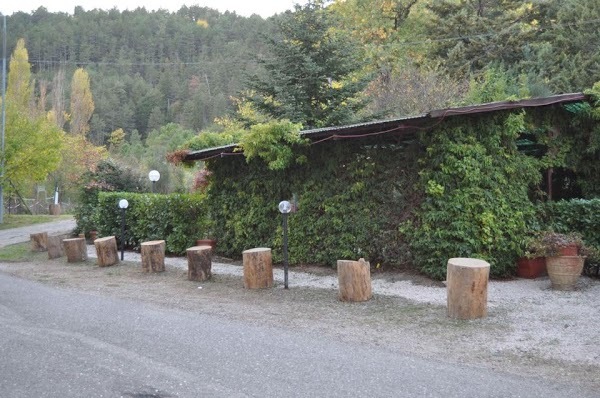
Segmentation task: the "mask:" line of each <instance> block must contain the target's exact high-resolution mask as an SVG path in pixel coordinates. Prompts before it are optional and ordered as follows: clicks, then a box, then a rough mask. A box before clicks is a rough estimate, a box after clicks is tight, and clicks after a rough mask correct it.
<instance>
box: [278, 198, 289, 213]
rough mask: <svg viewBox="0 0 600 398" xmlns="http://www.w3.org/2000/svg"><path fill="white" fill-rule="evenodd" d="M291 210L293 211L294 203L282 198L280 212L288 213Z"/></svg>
mask: <svg viewBox="0 0 600 398" xmlns="http://www.w3.org/2000/svg"><path fill="white" fill-rule="evenodd" d="M290 211H292V204H291V203H290V202H288V201H287V200H282V201H281V202H279V212H281V213H283V214H287V213H289V212H290Z"/></svg>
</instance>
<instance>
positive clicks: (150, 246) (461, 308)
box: [30, 232, 490, 319]
mask: <svg viewBox="0 0 600 398" xmlns="http://www.w3.org/2000/svg"><path fill="white" fill-rule="evenodd" d="M30 238H31V244H32V250H34V251H48V258H50V259H53V258H58V257H61V256H63V255H66V256H67V262H79V261H86V260H87V246H86V242H85V239H84V238H83V237H78V238H63V237H61V236H48V234H47V233H46V232H43V233H38V234H31V235H30ZM94 246H95V248H96V254H97V258H98V265H99V266H100V267H106V266H111V265H114V264H117V263H118V262H119V256H118V250H117V242H116V239H115V237H114V236H109V237H105V238H99V239H96V240H94ZM165 247H166V245H165V241H164V240H154V241H148V242H143V243H142V244H141V258H142V271H143V272H147V273H152V272H163V271H164V270H165ZM213 249H214V248H213V247H211V246H194V247H190V248H188V249H187V250H186V255H187V260H188V279H189V280H191V281H206V280H209V279H210V278H211V277H212V254H213ZM242 258H243V268H244V278H243V279H244V287H245V288H246V289H266V288H270V287H272V286H273V263H272V255H271V249H270V248H254V249H250V250H245V251H244V252H243V253H242ZM489 270H490V265H489V264H488V263H487V262H485V261H483V260H478V259H472V258H452V259H450V260H448V264H447V304H448V316H449V317H451V318H456V319H476V318H483V317H485V316H487V290H488V280H489ZM337 274H338V286H339V299H340V300H341V301H347V302H362V301H367V300H369V299H371V297H372V296H373V293H372V287H371V267H370V264H369V262H368V261H365V259H363V258H361V259H359V260H358V261H354V260H338V261H337Z"/></svg>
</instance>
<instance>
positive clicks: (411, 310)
mask: <svg viewBox="0 0 600 398" xmlns="http://www.w3.org/2000/svg"><path fill="white" fill-rule="evenodd" d="M129 256H130V260H133V261H126V262H123V263H121V265H118V266H114V267H109V268H99V267H97V266H95V264H94V263H95V260H94V259H90V260H88V261H87V262H86V263H82V264H79V265H72V264H67V263H66V260H64V258H61V259H56V260H51V261H48V260H47V257H46V254H45V253H39V254H35V255H34V260H32V261H30V262H26V263H0V272H4V273H7V274H10V275H14V276H17V277H21V278H26V279H31V280H35V281H39V282H41V283H44V284H48V285H51V286H55V287H58V288H66V289H76V290H80V291H85V292H88V293H90V294H94V295H111V296H117V297H121V298H125V299H132V300H139V301H144V302H147V303H150V304H151V305H156V306H161V307H166V308H172V309H178V310H184V311H192V312H198V313H206V314H212V315H215V316H219V317H226V318H232V319H244V320H246V321H250V322H256V323H257V324H269V325H273V326H276V327H281V328H285V329H289V330H296V331H300V332H302V333H307V334H312V335H313V336H314V338H316V339H318V338H319V336H321V335H328V336H334V337H336V338H338V339H340V340H346V341H360V342H363V343H364V344H373V345H377V346H381V347H385V348H386V349H389V350H393V351H397V352H403V353H409V354H416V355H419V356H422V357H427V358H436V359H439V360H440V361H444V362H453V363H469V364H473V365H475V366H484V367H491V368H495V369H498V370H502V371H506V372H510V373H517V374H524V375H527V376H539V377H540V378H542V379H549V380H554V381H561V382H577V383H582V384H586V385H591V386H592V387H600V380H599V378H598V377H597V369H598V366H599V365H600V346H599V344H598V342H600V332H599V328H598V327H597V320H598V309H597V306H596V305H595V303H596V302H597V297H599V294H600V282H598V281H597V280H591V279H588V278H582V282H581V283H580V285H579V287H578V290H577V291H574V292H555V291H552V290H550V289H548V286H549V282H548V281H547V280H544V279H541V280H536V281H528V280H518V281H510V282H492V283H491V284H490V292H489V297H490V309H489V316H488V317H487V318H486V319H482V320H477V321H455V320H451V319H449V318H447V316H446V308H445V305H444V299H445V289H444V288H443V287H439V286H436V284H435V283H433V282H432V283H431V284H430V285H427V284H425V285H424V284H422V283H421V282H422V281H419V280H416V279H415V280H414V281H412V280H411V275H403V274H402V273H396V274H386V275H383V274H382V275H374V281H373V284H374V288H373V289H374V293H375V296H374V298H373V299H372V300H371V301H368V302H366V303H355V304H349V303H342V302H340V301H339V300H338V299H337V290H336V289H337V281H336V280H335V276H334V274H333V271H331V270H321V271H318V272H296V273H294V274H292V275H291V276H290V286H291V288H290V289H289V290H284V289H283V288H282V283H281V282H277V283H276V286H275V288H273V289H268V290H260V291H248V290H245V289H244V288H243V282H242V278H241V276H240V275H241V267H240V266H239V265H238V264H225V263H217V262H215V263H214V278H213V280H212V281H209V282H203V283H198V282H190V281H188V280H187V279H186V276H187V271H186V269H185V265H184V264H185V261H184V260H183V259H177V258H175V259H168V260H167V261H168V263H167V271H166V272H164V273H161V274H150V275H148V274H143V273H142V272H141V266H140V264H139V263H138V262H137V261H135V256H134V254H133V253H131V254H129ZM126 260H127V257H126ZM307 271H311V269H308V270H307ZM312 271H314V270H312ZM279 273H280V271H279V270H278V271H277V272H276V274H277V275H279ZM277 279H278V280H280V277H279V276H278V277H277ZM414 282H419V284H415V283H414ZM381 370H382V371H385V364H382V369H381ZM540 382H543V380H541V381H540Z"/></svg>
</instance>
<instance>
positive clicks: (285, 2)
mask: <svg viewBox="0 0 600 398" xmlns="http://www.w3.org/2000/svg"><path fill="white" fill-rule="evenodd" d="M305 2H306V1H304V0H188V1H185V0H46V1H39V0H1V1H0V13H2V14H6V15H11V14H12V13H14V12H17V11H24V12H27V13H29V12H31V11H34V10H36V9H37V8H38V7H40V6H43V7H46V9H47V10H48V11H50V12H57V11H61V12H68V13H70V14H72V13H73V9H74V8H75V6H82V7H83V9H84V10H86V11H87V10H92V9H94V8H100V9H104V10H109V9H111V8H113V7H117V8H118V9H119V10H125V9H130V10H133V9H136V8H137V7H146V9H147V10H156V9H159V8H162V9H167V10H169V11H177V10H178V9H179V8H181V6H183V5H187V6H192V5H199V6H201V7H210V8H214V9H217V10H219V11H222V12H224V11H227V10H229V11H235V12H236V13H237V14H239V15H244V16H250V15H252V14H258V15H260V16H262V17H265V18H266V17H269V16H271V15H273V14H276V13H280V12H283V11H285V10H289V9H292V8H293V6H294V4H295V3H300V4H303V3H305Z"/></svg>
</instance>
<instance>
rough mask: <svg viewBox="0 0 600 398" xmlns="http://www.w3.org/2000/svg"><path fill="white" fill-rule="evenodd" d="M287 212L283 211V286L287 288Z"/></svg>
mask: <svg viewBox="0 0 600 398" xmlns="http://www.w3.org/2000/svg"><path fill="white" fill-rule="evenodd" d="M287 220H288V214H287V213H283V286H284V288H285V289H288V225H287Z"/></svg>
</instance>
